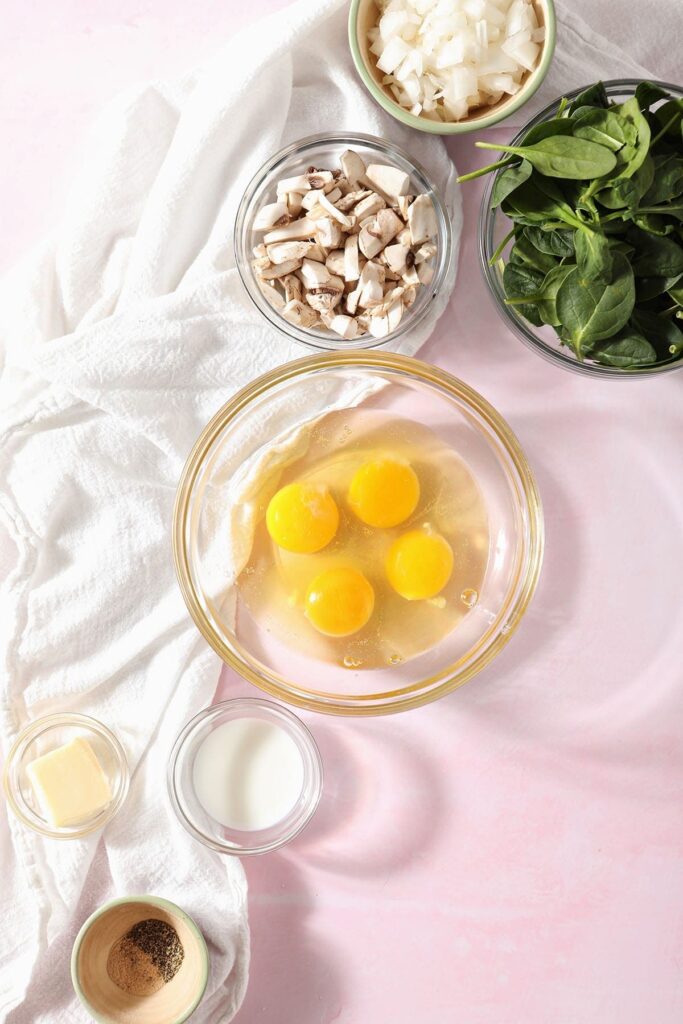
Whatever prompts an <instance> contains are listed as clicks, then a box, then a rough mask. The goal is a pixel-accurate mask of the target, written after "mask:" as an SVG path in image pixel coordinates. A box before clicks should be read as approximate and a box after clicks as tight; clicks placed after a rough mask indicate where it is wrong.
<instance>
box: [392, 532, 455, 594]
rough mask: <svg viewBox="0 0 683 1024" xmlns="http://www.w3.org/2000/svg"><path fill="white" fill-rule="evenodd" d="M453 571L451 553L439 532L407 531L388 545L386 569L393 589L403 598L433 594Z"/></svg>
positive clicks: (449, 547) (443, 584)
mask: <svg viewBox="0 0 683 1024" xmlns="http://www.w3.org/2000/svg"><path fill="white" fill-rule="evenodd" d="M452 571H453V552H452V550H451V546H450V544H449V543H448V541H447V540H446V539H445V538H444V537H442V536H441V534H440V533H434V532H433V531H431V530H427V529H423V530H409V531H408V533H404V534H403V536H402V537H399V538H398V539H397V540H395V541H394V543H393V544H392V545H391V547H390V548H389V554H388V555H387V560H386V572H387V577H388V579H389V583H390V584H391V586H392V587H393V588H394V590H395V591H396V592H397V593H398V594H400V595H401V597H405V599H406V600H407V601H425V600H428V599H429V598H430V597H436V595H437V594H438V593H439V591H440V590H443V588H444V587H445V586H446V584H447V583H448V581H449V579H450V577H451V572H452Z"/></svg>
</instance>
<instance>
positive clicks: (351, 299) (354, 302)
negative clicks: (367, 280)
mask: <svg viewBox="0 0 683 1024" xmlns="http://www.w3.org/2000/svg"><path fill="white" fill-rule="evenodd" d="M359 299H360V287H357V288H354V289H353V291H351V292H349V294H348V295H347V296H346V312H347V313H349V314H350V315H351V316H353V315H354V313H355V312H356V310H357V309H358V300H359Z"/></svg>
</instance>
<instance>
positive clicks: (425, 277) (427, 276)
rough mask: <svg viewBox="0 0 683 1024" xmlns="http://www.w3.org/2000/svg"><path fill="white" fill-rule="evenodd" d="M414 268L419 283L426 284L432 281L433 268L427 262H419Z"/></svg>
mask: <svg viewBox="0 0 683 1024" xmlns="http://www.w3.org/2000/svg"><path fill="white" fill-rule="evenodd" d="M416 269H417V276H418V278H419V281H420V284H424V285H428V284H431V283H432V278H433V277H434V268H433V267H432V266H430V264H429V263H419V264H417V267H416Z"/></svg>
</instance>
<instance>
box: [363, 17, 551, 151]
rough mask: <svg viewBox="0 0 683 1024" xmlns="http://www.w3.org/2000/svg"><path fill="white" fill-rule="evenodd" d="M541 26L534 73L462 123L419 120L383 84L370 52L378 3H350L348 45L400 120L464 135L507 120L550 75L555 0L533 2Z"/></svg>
mask: <svg viewBox="0 0 683 1024" xmlns="http://www.w3.org/2000/svg"><path fill="white" fill-rule="evenodd" d="M534 7H535V8H536V14H537V16H538V20H539V23H540V24H541V25H543V26H544V27H545V30H546V32H545V39H544V41H543V46H542V49H541V56H540V59H539V61H538V64H537V65H536V67H535V68H534V69H533V71H530V72H528V74H527V76H526V78H525V79H524V81H523V83H522V87H521V89H520V90H519V92H517V93H515V95H514V96H509V97H508V98H507V99H501V100H499V102H498V103H496V104H495V105H494V106H492V107H480V108H478V109H477V110H473V111H472V112H471V113H470V114H469V115H468V116H467V117H466V118H463V119H462V120H461V121H450V122H445V121H432V120H430V119H429V118H428V117H423V116H419V117H416V116H415V115H414V114H411V113H410V112H409V111H408V110H405V109H404V108H403V107H401V106H399V104H398V103H397V102H396V100H395V99H394V98H393V96H392V94H391V92H390V91H389V88H388V87H387V86H384V85H382V78H383V77H384V76H383V73H382V72H381V71H378V70H377V66H376V62H375V57H374V55H373V54H372V53H370V47H369V42H368V30H369V29H371V28H372V27H373V26H374V25H376V24H377V23H378V21H379V11H378V8H377V3H376V0H351V7H350V9H349V43H350V46H351V54H352V56H353V61H354V64H355V65H356V69H357V71H358V74H359V75H360V77H361V79H362V81H363V83H364V85H365V86H366V88H367V89H368V92H369V93H370V95H371V96H372V97H373V98H374V99H375V100H376V101H377V103H379V105H380V106H381V107H384V109H385V110H386V111H387V112H388V113H389V114H391V115H392V117H395V118H396V120H397V121H401V122H402V123H403V124H407V125H408V126H409V127H410V128H417V129H418V131H421V132H431V133H432V134H433V135H461V134H463V133H464V132H474V131H479V130H480V129H481V128H490V127H491V125H494V124H498V122H499V121H504V120H505V118H506V117H509V116H510V114H513V113H514V112H515V111H516V110H519V108H520V107H522V106H524V104H525V103H526V102H527V100H529V99H530V98H531V97H532V96H533V94H534V93H535V92H536V90H537V89H538V87H539V86H540V84H541V82H542V81H543V79H544V78H545V76H546V74H547V73H548V68H549V67H550V61H551V60H552V56H553V52H554V50H555V33H556V26H555V6H554V2H553V0H534Z"/></svg>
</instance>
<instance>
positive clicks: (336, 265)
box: [325, 235, 355, 277]
mask: <svg viewBox="0 0 683 1024" xmlns="http://www.w3.org/2000/svg"><path fill="white" fill-rule="evenodd" d="M349 237H350V238H355V235H350V236H349ZM325 266H326V267H327V269H328V270H329V272H330V273H331V274H336V275H337V277H345V274H344V266H345V260H344V250H343V249H333V250H332V252H331V253H330V254H329V256H328V257H327V259H326V260H325Z"/></svg>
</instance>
